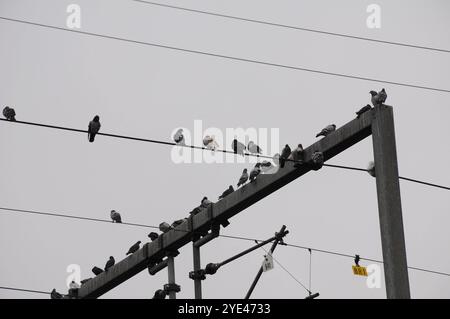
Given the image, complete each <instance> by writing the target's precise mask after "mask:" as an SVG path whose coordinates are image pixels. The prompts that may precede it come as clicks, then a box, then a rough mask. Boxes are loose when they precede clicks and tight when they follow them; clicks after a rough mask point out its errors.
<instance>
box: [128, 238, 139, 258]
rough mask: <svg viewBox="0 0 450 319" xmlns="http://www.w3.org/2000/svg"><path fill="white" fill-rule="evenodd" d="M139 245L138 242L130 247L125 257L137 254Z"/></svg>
mask: <svg viewBox="0 0 450 319" xmlns="http://www.w3.org/2000/svg"><path fill="white" fill-rule="evenodd" d="M140 244H141V241H138V242H137V243H136V244H134V245H133V246H131V247H130V249H128V252H127V255H130V254H134V253H135V252H137V251H138V250H139V245H140Z"/></svg>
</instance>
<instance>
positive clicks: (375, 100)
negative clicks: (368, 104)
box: [369, 88, 387, 106]
mask: <svg viewBox="0 0 450 319" xmlns="http://www.w3.org/2000/svg"><path fill="white" fill-rule="evenodd" d="M369 93H370V95H372V99H371V101H372V105H373V106H377V105H381V104H383V103H384V102H386V99H387V94H386V90H385V89H384V88H383V89H382V90H381V91H380V92H378V93H377V92H375V91H370V92H369Z"/></svg>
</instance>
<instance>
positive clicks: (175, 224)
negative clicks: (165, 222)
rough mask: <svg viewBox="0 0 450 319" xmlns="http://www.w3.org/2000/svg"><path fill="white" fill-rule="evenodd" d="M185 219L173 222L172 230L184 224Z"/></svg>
mask: <svg viewBox="0 0 450 319" xmlns="http://www.w3.org/2000/svg"><path fill="white" fill-rule="evenodd" d="M186 219H187V218H183V219H178V220H176V221H174V222H173V223H172V228H175V227H177V226H179V225H181V224H183V222H184V221H185V220H186Z"/></svg>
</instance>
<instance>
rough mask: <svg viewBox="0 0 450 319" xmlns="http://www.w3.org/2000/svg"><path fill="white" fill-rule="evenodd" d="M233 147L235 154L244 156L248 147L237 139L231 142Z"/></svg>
mask: <svg viewBox="0 0 450 319" xmlns="http://www.w3.org/2000/svg"><path fill="white" fill-rule="evenodd" d="M231 148H232V149H233V152H234V153H235V154H239V155H242V156H244V151H245V149H246V147H245V145H244V144H242V143H241V142H238V140H237V139H234V140H233V142H232V143H231Z"/></svg>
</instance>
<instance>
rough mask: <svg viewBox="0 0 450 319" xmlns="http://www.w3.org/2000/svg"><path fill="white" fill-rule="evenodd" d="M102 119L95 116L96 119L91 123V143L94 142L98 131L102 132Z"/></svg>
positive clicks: (89, 133) (89, 132)
mask: <svg viewBox="0 0 450 319" xmlns="http://www.w3.org/2000/svg"><path fill="white" fill-rule="evenodd" d="M100 127H101V125H100V117H99V116H98V115H96V116H94V119H93V120H92V121H90V122H89V126H88V139H89V142H91V143H92V142H94V140H95V135H97V133H98V131H100Z"/></svg>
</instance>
